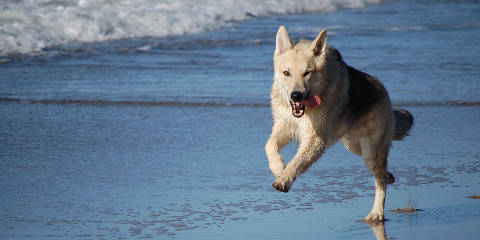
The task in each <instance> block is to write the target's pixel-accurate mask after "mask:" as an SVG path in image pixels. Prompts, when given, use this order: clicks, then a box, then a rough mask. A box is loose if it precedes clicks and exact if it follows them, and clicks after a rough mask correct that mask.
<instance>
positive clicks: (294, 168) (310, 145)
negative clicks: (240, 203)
mask: <svg viewBox="0 0 480 240" xmlns="http://www.w3.org/2000/svg"><path fill="white" fill-rule="evenodd" d="M325 149H326V145H325V141H324V140H323V139H321V138H320V137H318V136H312V137H309V138H307V139H305V140H303V141H302V142H301V143H300V146H299V148H298V152H297V154H296V155H295V157H293V159H292V161H290V162H289V163H288V165H287V167H286V168H285V170H284V171H283V174H282V175H281V176H280V177H278V178H277V179H276V180H275V182H273V187H274V188H275V189H277V191H281V192H288V190H290V187H291V186H292V183H293V181H295V179H296V178H297V177H298V176H299V175H300V174H302V173H303V172H305V171H306V170H307V169H308V168H309V167H310V166H311V165H312V164H313V163H314V162H315V161H316V160H317V159H318V158H319V157H320V156H321V155H322V153H323V152H324V151H325Z"/></svg>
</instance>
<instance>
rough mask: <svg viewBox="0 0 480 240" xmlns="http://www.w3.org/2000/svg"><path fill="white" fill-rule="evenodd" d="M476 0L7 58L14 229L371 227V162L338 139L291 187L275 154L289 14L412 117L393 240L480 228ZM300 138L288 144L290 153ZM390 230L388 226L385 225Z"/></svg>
mask: <svg viewBox="0 0 480 240" xmlns="http://www.w3.org/2000/svg"><path fill="white" fill-rule="evenodd" d="M479 12H480V4H478V3H476V2H452V1H420V2H417V1H415V2H411V1H392V2H386V3H381V4H376V5H369V6H368V7H365V8H354V9H343V10H338V11H334V12H329V13H303V14H288V15H270V16H263V17H252V18H250V19H249V20H246V21H241V22H231V23H229V25H228V26H225V27H222V28H220V29H217V30H212V31H208V32H202V33H198V34H187V35H182V36H170V37H163V38H135V39H132V38H127V39H123V40H118V41H108V42H100V43H71V44H67V45H60V46H53V47H50V48H48V49H44V50H43V51H42V52H41V53H35V54H26V55H12V56H7V57H2V58H1V59H0V60H1V62H2V63H0V116H1V117H0V163H1V164H0V239H132V238H133V239H138V238H154V239H169V238H175V239H245V238H249V239H250V238H251V239H291V238H294V236H295V238H298V239H318V238H319V236H323V237H325V238H329V239H359V238H361V239H375V237H374V235H373V234H372V230H374V228H372V229H371V228H370V227H369V226H367V225H366V224H364V223H358V222H356V221H355V220H357V219H361V218H363V217H364V216H366V215H367V213H368V212H369V210H370V208H371V204H372V203H373V197H372V194H373V178H372V177H371V176H370V174H369V173H368V171H367V170H366V168H365V167H364V166H363V163H362V161H361V160H360V159H359V158H358V157H356V156H354V155H353V154H351V153H349V152H347V151H346V150H345V149H344V148H343V146H341V145H340V144H337V145H335V146H334V147H333V148H332V149H329V150H328V152H327V153H326V154H325V156H323V157H322V158H321V159H320V160H319V161H318V162H317V163H316V164H315V165H314V166H313V167H312V168H311V170H310V171H309V172H307V174H306V175H304V176H302V177H299V178H298V179H297V182H296V183H295V184H294V186H293V188H292V191H291V192H289V193H288V194H280V193H277V192H275V191H274V189H273V188H272V187H271V183H272V182H273V180H274V179H273V177H272V176H271V174H270V172H269V170H268V164H267V160H266V157H265V154H264V151H263V147H264V144H265V141H266V140H267V138H268V135H269V133H270V129H271V125H272V121H271V115H270V110H269V108H268V102H269V99H268V96H269V91H270V86H271V83H272V53H273V50H274V45H275V43H274V36H275V33H276V30H277V28H278V26H280V25H285V26H286V27H287V29H288V31H289V35H290V36H291V37H292V38H293V39H294V40H298V39H300V38H308V39H310V38H313V37H315V35H316V34H317V33H318V32H319V31H320V30H321V29H323V28H326V29H328V34H329V44H331V45H333V46H335V47H336V48H338V49H339V50H340V52H341V53H342V55H343V58H344V59H345V61H346V62H347V63H348V64H350V65H352V66H354V67H357V68H359V69H361V70H362V71H365V72H368V73H370V74H372V75H375V76H377V77H378V78H379V79H380V80H381V81H382V82H383V83H384V84H385V86H386V87H387V89H388V90H389V93H390V96H391V98H392V100H393V102H394V103H395V104H397V105H401V106H403V107H405V108H407V109H408V110H409V111H410V112H412V114H413V115H414V116H415V118H416V125H415V127H414V129H413V132H412V136H410V137H409V138H407V139H406V140H405V141H404V142H396V143H395V144H394V148H393V149H392V152H391V156H390V160H389V163H390V170H391V171H392V172H393V173H394V174H395V176H396V178H397V182H396V183H395V184H394V185H392V187H391V188H389V189H388V193H387V202H386V204H387V206H386V207H387V210H391V209H396V208H403V207H406V206H407V204H408V203H409V202H412V201H413V204H414V205H415V206H417V207H418V208H421V209H424V210H425V211H424V212H420V213H418V214H405V215H401V214H396V213H391V212H387V213H386V217H387V218H388V219H390V221H388V222H387V223H386V224H385V226H384V227H385V230H384V231H385V232H386V233H385V235H386V237H388V238H396V239H452V238H459V239H469V238H470V239H471V237H472V236H478V235H479V234H480V232H479V229H478V224H479V223H480V222H479V219H480V208H479V205H478V201H479V200H475V199H469V198H467V197H468V196H471V195H475V194H476V195H480V192H478V191H479V189H480V182H479V181H478V173H479V171H480V150H479V149H480V145H479V143H480V138H479V136H480V134H479V133H480V129H479V128H478V122H479V120H480V108H479V107H478V105H479V102H480V95H479V94H478V93H479V92H480V83H479V79H478V76H480V58H479V56H480V47H479V46H480V44H479V43H480V42H479V41H480V40H479V39H480V14H478V13H479ZM294 153H295V146H294V145H289V146H288V147H287V148H286V149H285V150H284V151H283V154H284V155H285V159H289V158H291V157H292V156H293V154H294ZM377 239H381V238H378V237H377Z"/></svg>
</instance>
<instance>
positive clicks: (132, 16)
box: [0, 0, 382, 56]
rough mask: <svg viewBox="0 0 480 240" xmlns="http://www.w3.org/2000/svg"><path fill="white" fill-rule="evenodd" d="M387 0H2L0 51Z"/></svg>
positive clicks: (197, 28) (176, 31)
mask: <svg viewBox="0 0 480 240" xmlns="http://www.w3.org/2000/svg"><path fill="white" fill-rule="evenodd" d="M381 1H382V0H299V1H291V0H265V1H258V0H243V1H237V0H225V1H221V2H220V1H216V0H200V1H196V0H160V1H158V0H137V1H130V0H45V1H38V0H16V1H0V56H6V55H9V54H28V53H31V52H37V51H41V50H42V49H45V48H48V47H52V46H57V45H62V44H66V43H70V42H97V41H106V40H116V39H122V38H134V37H164V36H171V35H181V34H186V33H197V32H201V31H206V30H211V29H216V28H219V27H223V26H227V25H228V24H229V23H230V22H231V21H241V20H246V19H250V18H252V17H255V16H268V15H271V14H285V13H301V12H328V11H334V10H336V9H339V8H358V7H364V6H365V5H366V4H369V3H377V2H381Z"/></svg>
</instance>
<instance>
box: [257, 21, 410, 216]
mask: <svg viewBox="0 0 480 240" xmlns="http://www.w3.org/2000/svg"><path fill="white" fill-rule="evenodd" d="M273 60H274V80H273V85H272V91H271V96H270V97H271V108H272V115H273V120H274V125H273V128H272V133H271V136H270V138H269V140H268V142H267V144H266V146H265V152H266V154H267V157H268V161H269V167H270V170H271V171H272V173H273V175H274V176H275V178H276V179H275V181H274V182H273V187H274V188H275V189H276V190H278V191H281V192H288V190H289V189H290V187H291V186H292V183H293V182H294V181H295V179H296V178H297V177H298V176H299V175H300V174H302V173H303V172H305V171H306V170H307V169H308V168H309V167H310V166H311V165H312V164H313V163H314V162H315V161H316V160H317V159H318V158H319V157H320V156H321V155H322V154H323V153H324V152H325V150H326V149H327V148H328V147H330V146H332V145H333V144H334V143H336V142H337V141H338V140H340V141H341V142H342V143H343V144H344V145H345V147H346V148H347V149H348V150H349V151H351V152H352V153H354V154H357V155H360V156H362V158H363V160H364V162H365V165H366V166H367V168H368V169H369V170H370V171H371V173H372V174H373V176H374V177H375V202H374V204H373V208H372V211H371V212H370V214H368V216H367V217H365V220H366V221H383V220H384V205H385V195H386V188H387V184H391V183H393V182H394V181H395V178H394V176H393V175H392V174H391V173H390V172H388V171H387V164H388V160H387V157H388V153H389V150H390V147H391V145H392V140H402V139H403V137H405V136H407V135H408V132H409V130H410V129H411V127H412V125H413V116H412V115H411V114H410V113H409V112H408V111H406V110H403V109H400V110H396V109H392V106H391V103H390V97H389V96H388V93H387V90H386V89H385V87H384V86H383V84H382V83H381V82H380V81H379V80H378V79H377V78H376V77H373V76H370V75H368V74H366V73H364V72H361V71H359V70H357V69H355V68H353V67H351V66H349V65H347V64H346V63H345V62H344V61H343V59H342V57H341V55H340V53H339V52H338V50H337V49H335V48H333V47H331V46H327V31H326V30H323V31H322V32H320V33H319V34H318V36H317V37H316V38H315V40H313V41H307V40H300V41H299V42H298V43H292V42H291V41H290V38H289V36H288V33H287V30H286V29H285V27H284V26H281V27H280V28H279V29H278V32H277V36H276V49H275V53H274V56H273ZM291 140H296V141H298V152H297V153H296V155H295V156H294V157H293V159H292V160H291V161H290V162H289V163H288V165H287V166H285V163H284V161H283V159H282V156H281V154H280V149H282V148H283V147H284V146H285V145H286V144H287V143H289V142H290V141H291Z"/></svg>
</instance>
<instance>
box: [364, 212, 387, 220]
mask: <svg viewBox="0 0 480 240" xmlns="http://www.w3.org/2000/svg"><path fill="white" fill-rule="evenodd" d="M365 221H367V222H383V221H385V218H384V216H383V213H380V212H376V211H371V212H370V214H368V216H366V217H365Z"/></svg>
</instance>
